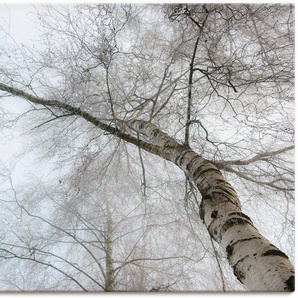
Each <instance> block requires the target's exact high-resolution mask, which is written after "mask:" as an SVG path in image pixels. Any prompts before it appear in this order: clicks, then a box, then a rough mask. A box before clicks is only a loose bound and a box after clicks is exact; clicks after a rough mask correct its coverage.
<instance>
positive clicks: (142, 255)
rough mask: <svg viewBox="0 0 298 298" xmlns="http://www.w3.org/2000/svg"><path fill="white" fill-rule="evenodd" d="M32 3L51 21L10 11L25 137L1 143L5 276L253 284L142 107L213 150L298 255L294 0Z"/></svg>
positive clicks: (87, 284) (253, 207)
mask: <svg viewBox="0 0 298 298" xmlns="http://www.w3.org/2000/svg"><path fill="white" fill-rule="evenodd" d="M12 15H13V12H12ZM30 19H31V20H32V21H34V22H35V24H36V27H37V28H38V29H39V30H40V32H41V34H40V36H39V38H38V40H34V41H30V42H29V41H28V43H26V44H20V43H18V42H17V40H16V39H15V38H14V36H13V35H12V34H11V33H10V27H9V23H8V21H4V22H3V21H2V22H1V23H0V30H2V31H1V32H2V33H1V36H0V38H1V39H0V44H1V49H2V50H1V53H0V57H1V59H0V90H1V93H0V113H1V122H0V125H1V129H2V132H1V133H2V135H3V138H2V140H1V142H5V143H7V142H10V141H11V140H12V139H11V138H12V135H13V134H15V132H16V131H18V132H19V139H21V140H22V148H21V149H20V151H19V152H18V155H17V156H13V158H11V159H9V160H7V159H5V158H4V159H0V181H1V187H0V196H1V197H0V199H1V208H0V214H1V215H0V222H1V224H2V227H3V230H2V231H1V233H0V262H1V267H2V268H3V270H2V272H1V273H0V289H1V290H22V291H23V290H25V291H26V290H27V291H28V290H30V291H32V290H58V291H61V290H73V291H78V290H79V291H81V290H83V291H110V290H114V291H210V290H211V291H231V290H246V288H245V286H243V285H242V284H241V283H239V281H238V280H237V278H236V277H235V276H234V274H236V273H235V272H233V269H232V268H230V266H229V264H228V261H227V259H226V255H227V252H226V251H223V250H222V249H221V248H220V246H219V245H218V244H217V243H216V242H215V241H214V239H212V237H211V236H210V235H209V233H208V230H207V229H206V226H205V225H204V223H203V222H202V221H201V219H200V215H199V210H200V207H199V206H200V203H201V201H202V197H201V193H200V192H199V191H198V189H197V188H196V186H195V183H194V182H193V181H192V180H191V179H190V178H189V177H188V176H187V175H186V174H185V173H183V172H182V171H181V170H180V169H179V168H177V167H176V166H175V165H174V164H172V163H170V162H169V161H167V158H162V157H161V156H157V155H159V154H157V152H160V151H159V150H161V148H160V147H159V143H158V142H157V143H156V144H151V145H150V146H149V145H148V144H149V143H150V142H149V139H148V136H146V135H145V134H141V133H140V130H136V129H134V127H133V126H130V127H129V125H127V124H129V123H133V121H145V122H146V123H149V124H154V125H155V126H156V127H158V129H159V130H160V131H162V132H164V133H165V134H166V138H169V143H168V144H169V145H170V143H171V141H170V140H172V139H175V140H176V141H177V142H178V143H179V144H181V146H184V147H183V148H189V149H190V148H191V149H192V150H193V151H195V152H197V153H198V155H200V156H202V157H203V158H204V159H206V160H208V161H210V162H211V163H212V164H213V165H214V166H216V167H217V168H218V169H219V170H220V171H221V172H222V174H223V176H224V178H225V179H226V180H227V181H228V182H229V183H230V184H231V185H232V186H233V188H234V189H235V190H236V192H237V193H238V196H239V198H240V202H241V205H242V210H243V212H244V213H245V214H247V215H249V217H250V219H251V220H252V221H253V222H254V224H255V226H256V227H257V228H258V230H259V231H260V233H261V234H262V235H263V236H265V237H266V238H267V239H269V240H270V242H271V243H273V244H274V246H276V247H278V248H279V249H280V250H281V251H282V252H284V253H285V254H286V255H287V256H288V258H289V260H290V261H291V262H293V260H294V161H293V149H294V59H293V57H294V7H293V5H291V4H285V5H282V4H260V5H259V4H258V5H248V4H204V5H203V4H192V5H189V4H171V5H170V4H164V5H156V4H155V5H152V4H151V5H149V4H139V5H132V4H79V5H44V6H36V7H35V8H34V9H33V8H32V13H31V14H30ZM24 34H25V33H24ZM20 99H21V100H20ZM24 100H25V101H24ZM20 106H21V108H18V107H20ZM156 136H157V132H156ZM152 153H154V154H152ZM22 163H23V164H24V166H23V168H22V170H21V173H22V175H21V177H19V176H18V177H17V174H16V173H17V171H20V167H21V164H22ZM24 169H25V170H24ZM201 217H202V216H201ZM236 276H237V274H236ZM237 277H238V279H239V276H237Z"/></svg>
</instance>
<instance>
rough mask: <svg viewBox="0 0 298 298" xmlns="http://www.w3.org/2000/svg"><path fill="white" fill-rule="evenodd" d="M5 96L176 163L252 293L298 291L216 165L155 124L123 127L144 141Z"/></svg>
mask: <svg viewBox="0 0 298 298" xmlns="http://www.w3.org/2000/svg"><path fill="white" fill-rule="evenodd" d="M0 90H3V91H6V92H8V93H10V94H13V95H15V96H19V97H22V98H24V99H26V100H28V101H30V102H31V103H34V104H39V105H44V106H51V107H55V108H57V109H61V110H64V111H67V112H70V113H73V115H78V116H80V117H82V118H84V119H85V120H86V121H88V122H90V123H92V124H93V125H95V126H97V127H99V128H100V129H102V130H104V131H106V132H108V133H110V134H113V135H115V136H117V137H119V138H120V139H122V140H124V141H127V142H129V143H131V144H134V145H136V146H138V147H139V148H142V149H144V150H146V151H148V152H150V153H153V154H155V155H158V156H160V157H162V158H164V159H167V160H169V161H171V162H173V163H175V164H176V165H177V166H179V167H180V168H181V169H182V170H183V171H184V172H185V173H186V175H187V176H188V177H189V178H190V179H192V180H193V181H194V183H195V184H196V186H197V188H198V189H199V191H200V193H201V195H202V202H201V205H200V215H201V218H202V220H203V221H204V223H205V225H206V226H207V229H208V231H209V233H210V235H211V237H212V238H213V239H215V240H216V241H217V242H218V243H219V244H220V245H221V246H222V248H223V249H224V250H225V251H226V253H227V258H228V260H229V262H230V265H231V266H232V268H233V270H234V274H235V275H236V277H237V278H238V280H239V281H240V282H241V283H243V284H244V285H245V286H246V287H247V288H248V289H249V290H251V291H294V267H293V266H292V264H291V263H290V261H289V259H288V257H287V256H286V255H285V254H284V253H283V252H282V251H280V250H279V249H278V248H276V247H275V246H274V245H273V244H271V243H270V242H269V241H268V240H267V239H266V238H264V237H263V236H262V235H261V234H260V233H259V232H258V230H257V229H256V228H255V227H254V225H253V223H252V221H251V220H250V218H249V217H248V216H247V215H245V214H243V213H242V211H241V204H240V201H239V198H238V196H237V194H236V192H235V190H234V189H233V187H232V186H231V185H230V184H229V183H228V182H227V181H226V180H225V178H224V177H223V175H222V174H221V172H220V171H219V170H218V168H217V167H216V166H215V165H214V164H213V163H212V162H210V161H208V160H206V159H204V158H203V157H201V156H200V155H199V154H197V153H196V152H194V151H193V150H191V149H190V148H189V147H188V146H183V145H181V144H179V143H178V142H177V141H176V140H175V139H173V138H171V137H169V136H168V135H167V134H165V133H163V132H162V131H160V130H159V128H158V127H157V126H156V125H154V124H151V123H149V122H146V121H141V120H130V121H127V122H122V121H119V122H120V123H122V125H124V126H127V127H128V129H131V130H134V131H136V132H137V133H138V134H141V135H142V136H144V137H145V138H146V139H147V141H143V140H140V139H139V138H136V137H133V136H132V135H130V134H127V133H124V132H123V131H120V130H119V129H117V128H114V127H112V126H109V125H107V124H105V123H103V122H101V121H100V120H99V119H97V118H95V117H94V116H92V115H91V114H89V113H87V112H85V111H82V110H81V109H79V108H76V107H72V106H70V105H68V104H66V103H63V102H59V101H56V100H46V99H43V98H39V97H36V96H33V95H31V94H28V93H26V92H23V91H22V90H19V89H17V88H13V87H10V86H7V85H5V84H2V83H0ZM269 225H270V224H269Z"/></svg>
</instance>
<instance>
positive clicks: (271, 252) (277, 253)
mask: <svg viewBox="0 0 298 298" xmlns="http://www.w3.org/2000/svg"><path fill="white" fill-rule="evenodd" d="M262 256H280V257H283V258H287V259H288V256H287V255H286V254H285V253H283V252H282V251H280V250H275V249H270V250H267V251H266V252H264V253H263V254H262Z"/></svg>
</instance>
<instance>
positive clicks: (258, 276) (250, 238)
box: [127, 120, 294, 291]
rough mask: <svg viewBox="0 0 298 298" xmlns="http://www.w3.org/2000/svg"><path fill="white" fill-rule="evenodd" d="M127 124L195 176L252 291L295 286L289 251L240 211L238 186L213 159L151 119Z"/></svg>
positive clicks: (211, 219) (216, 232)
mask: <svg viewBox="0 0 298 298" xmlns="http://www.w3.org/2000/svg"><path fill="white" fill-rule="evenodd" d="M127 125H128V126H129V127H130V128H132V129H134V130H135V131H138V132H139V133H141V134H143V135H145V136H146V137H147V138H148V139H149V140H151V141H152V143H154V144H155V145H158V146H161V147H163V148H164V149H165V152H166V156H167V157H168V158H169V160H171V161H172V162H174V163H175V164H176V165H178V166H179V167H180V168H181V169H182V170H183V171H184V172H185V173H186V174H187V175H188V177H190V178H191V179H192V180H193V181H194V182H195V184H196V186H197V188H198V189H199V191H200V193H201V195H202V202H201V205H200V215H201V218H202V220H203V221H204V223H205V225H206V226H207V229H208V231H209V233H210V235H211V237H212V238H213V239H215V240H216V241H217V242H218V243H219V244H220V245H221V246H222V248H223V249H224V250H225V251H226V253H227V258H228V260H229V263H230V265H231V266H232V268H233V270H234V274H235V275H236V277H237V278H238V280H239V281H240V282H241V283H243V284H244V285H245V286H246V287H247V288H248V289H249V290H251V291H293V290H294V268H293V266H292V264H291V263H290V261H289V259H288V257H287V256H286V255H285V254H284V253H283V252H282V251H280V250H279V249H278V248H276V247H275V246H274V245H273V244H271V243H270V242H269V241H268V240H267V239H266V238H265V237H263V236H262V235H261V234H260V233H259V232H258V230H257V229H256V228H255V227H254V225H253V223H252V221H251V219H250V218H249V217H248V216H247V215H245V214H243V213H242V211H241V204H240V201H239V198H238V196H237V194H236V192H235V190H234V189H233V187H232V186H231V185H230V184H229V183H228V182H227V181H226V180H225V178H224V177H223V175H222V174H221V172H220V171H219V170H218V168H217V167H216V166H215V165H214V164H213V163H211V162H210V161H208V160H206V159H204V158H202V157H201V156H200V155H198V154H197V153H196V152H194V151H193V150H191V149H188V148H184V147H183V146H182V145H180V144H178V143H177V142H176V141H175V140H174V139H172V138H170V137H169V136H167V135H166V134H165V133H163V132H161V131H160V130H159V129H158V128H157V127H156V126H155V125H153V124H150V123H147V122H144V121H139V120H134V121H130V122H128V123H127Z"/></svg>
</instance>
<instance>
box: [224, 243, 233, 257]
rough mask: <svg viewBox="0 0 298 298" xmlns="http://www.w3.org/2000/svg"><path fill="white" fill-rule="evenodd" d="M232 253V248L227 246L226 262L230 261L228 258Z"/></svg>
mask: <svg viewBox="0 0 298 298" xmlns="http://www.w3.org/2000/svg"><path fill="white" fill-rule="evenodd" d="M233 251H234V249H233V247H232V246H231V245H228V246H227V248H226V252H227V258H228V260H230V256H231V255H232V254H233Z"/></svg>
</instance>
